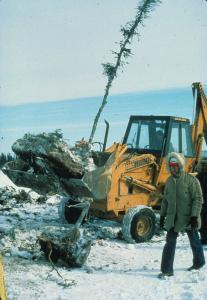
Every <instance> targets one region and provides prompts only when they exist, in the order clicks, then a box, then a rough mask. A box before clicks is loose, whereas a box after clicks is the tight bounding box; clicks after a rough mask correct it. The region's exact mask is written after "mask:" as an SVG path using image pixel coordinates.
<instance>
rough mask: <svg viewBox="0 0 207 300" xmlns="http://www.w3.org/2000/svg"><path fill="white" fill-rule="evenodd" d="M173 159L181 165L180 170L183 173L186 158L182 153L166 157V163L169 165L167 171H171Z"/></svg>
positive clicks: (173, 153) (174, 153) (170, 154)
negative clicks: (170, 164)
mask: <svg viewBox="0 0 207 300" xmlns="http://www.w3.org/2000/svg"><path fill="white" fill-rule="evenodd" d="M172 158H175V159H176V160H177V162H178V164H179V167H180V170H181V171H183V170H184V167H185V157H184V156H183V154H182V153H177V152H171V153H169V154H168V155H167V157H166V163H167V170H168V172H169V171H170V166H169V163H170V160H171V159H172Z"/></svg>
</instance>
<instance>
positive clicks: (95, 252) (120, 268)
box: [0, 172, 207, 300]
mask: <svg viewBox="0 0 207 300" xmlns="http://www.w3.org/2000/svg"><path fill="white" fill-rule="evenodd" d="M5 186H6V187H7V188H9V186H10V188H11V187H12V188H13V189H17V190H18V191H19V190H21V188H19V187H18V188H17V187H16V186H15V185H14V184H13V183H12V182H11V181H10V180H9V179H8V177H7V176H6V175H4V174H3V173H2V172H0V188H5ZM36 196H37V195H34V198H32V197H31V198H32V199H33V201H30V202H27V203H17V202H16V200H15V199H13V200H11V201H10V204H9V203H8V206H7V209H2V207H1V215H0V237H1V240H0V251H1V252H2V254H3V261H4V275H5V281H6V289H7V296H8V300H17V299H18V300H19V299H21V300H22V299H23V300H27V299H30V300H37V299H44V300H47V299H48V300H49V299H50V300H68V299H70V300H73V299H74V300H76V299H81V300H87V299H88V300H89V299H90V300H91V299H94V300H102V299H103V300H105V299H107V300H110V299H113V300H114V299H117V300H118V299H145V300H150V299H155V298H157V299H168V300H173V299H176V300H179V299H182V300H196V299H197V300H202V299H203V300H206V299H207V289H206V286H207V272H206V269H207V266H204V267H203V268H202V269H201V270H199V271H192V272H189V271H187V268H188V267H189V266H191V265H192V253H191V249H190V246H189V242H188V238H187V236H186V235H182V234H180V236H179V238H178V242H177V249H176V256H175V264H174V272H175V275H174V276H173V277H169V278H167V279H166V280H160V279H158V278H157V275H158V273H159V272H160V261H161V255H162V249H163V246H164V243H165V232H164V233H161V234H159V235H156V236H154V238H153V239H152V240H151V241H150V242H147V243H142V244H127V243H126V242H125V241H123V240H122V239H121V237H120V236H121V235H120V230H121V227H120V224H118V223H116V222H112V221H103V220H98V219H92V220H91V221H90V222H89V223H88V224H86V225H84V227H85V229H86V230H88V232H89V234H90V236H91V238H92V240H93V243H92V248H91V252H90V254H89V257H88V259H87V262H86V263H85V265H84V266H83V267H82V268H75V269H72V268H71V269H69V268H67V267H66V266H65V265H64V264H63V263H62V262H58V263H57V264H55V268H53V266H52V265H51V263H50V262H48V261H47V260H46V259H45V257H44V255H43V254H42V253H41V252H40V249H39V246H38V243H37V236H38V234H39V232H40V230H41V227H42V226H44V225H45V224H47V225H52V224H58V223H59V222H60V221H59V216H58V206H59V203H60V201H61V196H59V195H54V196H52V197H50V198H48V199H47V201H46V202H45V203H36V202H35V199H36V198H35V197H36ZM206 251H207V248H206V249H204V253H205V256H206ZM206 259H207V256H206Z"/></svg>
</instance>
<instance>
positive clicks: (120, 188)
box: [61, 83, 207, 243]
mask: <svg viewBox="0 0 207 300" xmlns="http://www.w3.org/2000/svg"><path fill="white" fill-rule="evenodd" d="M192 90H193V95H194V98H195V112H194V114H195V115H194V123H193V124H190V121H189V120H188V119H186V118H182V117H173V116H136V115H135V116H131V117H130V119H129V123H128V126H127V129H126V133H125V135H124V139H123V143H114V144H113V145H112V146H111V147H110V148H108V149H106V150H105V151H104V152H102V153H99V156H98V159H96V161H97V162H98V165H99V167H98V168H97V169H96V170H94V171H91V172H88V173H86V174H85V175H84V177H83V178H82V180H77V179H71V180H69V183H68V191H69V193H70V195H71V198H70V199H69V200H68V201H65V202H64V203H63V204H62V208H61V212H62V213H63V214H64V217H65V219H66V220H67V222H68V223H73V224H75V223H76V222H77V223H78V224H80V223H81V222H82V221H83V219H84V216H85V214H86V213H87V210H88V209H89V210H90V212H91V213H93V214H95V215H96V216H99V217H103V218H108V219H116V220H119V221H120V222H122V233H123V237H124V239H125V240H126V241H128V242H137V243H139V242H144V241H148V240H150V239H151V238H152V236H153V235H154V233H155V223H156V218H155V212H156V211H157V210H159V208H160V204H161V201H162V195H163V189H164V185H165V182H166V179H167V178H168V176H169V173H168V172H167V169H166V156H167V154H168V153H169V152H173V151H174V152H179V153H183V155H184V156H185V159H186V166H185V168H186V171H187V172H189V173H193V172H195V168H196V165H197V163H198V161H199V159H200V155H201V147H202V141H203V136H204V137H205V140H206V142H207V131H206V130H207V98H206V95H205V93H204V90H203V87H202V85H201V84H200V83H193V85H192ZM175 103H176V99H175ZM176 105H179V104H178V103H176ZM87 200H88V201H87ZM87 203H88V206H87Z"/></svg>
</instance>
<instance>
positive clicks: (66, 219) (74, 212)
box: [58, 197, 85, 224]
mask: <svg viewBox="0 0 207 300" xmlns="http://www.w3.org/2000/svg"><path fill="white" fill-rule="evenodd" d="M77 203H78V202H77V201H74V200H72V199H71V198H69V197H64V198H63V200H62V201H61V203H60V205H59V208H58V214H59V218H60V221H61V223H68V224H76V222H77V220H78V218H79V217H80V215H81V212H82V209H81V208H78V207H69V206H70V205H76V204H77ZM84 221H85V218H84V220H83V222H84Z"/></svg>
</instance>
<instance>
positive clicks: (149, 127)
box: [125, 119, 167, 151]
mask: <svg viewBox="0 0 207 300" xmlns="http://www.w3.org/2000/svg"><path fill="white" fill-rule="evenodd" d="M166 123H167V122H166V120H163V119H162V120H158V119H154V120H152V119H150V120H149V119H148V120H147V119H141V120H134V121H133V122H132V123H131V126H130V128H129V132H128V136H127V138H126V141H125V143H126V144H127V145H128V147H129V148H132V149H136V150H143V149H148V150H157V151H162V149H163V146H164V144H163V143H164V141H165V138H164V137H165V130H166Z"/></svg>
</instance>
